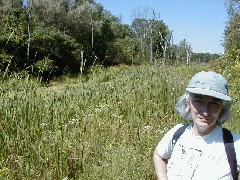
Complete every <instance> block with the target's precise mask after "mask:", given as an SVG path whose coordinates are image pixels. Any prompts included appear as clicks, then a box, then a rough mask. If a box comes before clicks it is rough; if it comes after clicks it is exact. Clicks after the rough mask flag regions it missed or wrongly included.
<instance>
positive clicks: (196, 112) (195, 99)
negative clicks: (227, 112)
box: [188, 93, 223, 136]
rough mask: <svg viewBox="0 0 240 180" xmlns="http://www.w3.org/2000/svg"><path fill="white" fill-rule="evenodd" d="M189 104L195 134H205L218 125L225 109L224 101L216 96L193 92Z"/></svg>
mask: <svg viewBox="0 0 240 180" xmlns="http://www.w3.org/2000/svg"><path fill="white" fill-rule="evenodd" d="M188 106H189V108H190V111H191V115H192V119H193V124H194V125H193V129H194V133H195V135H199V136H204V135H207V134H209V133H210V132H211V131H212V130H213V129H214V128H215V127H216V125H217V120H218V119H219V115H220V113H221V112H222V109H223V101H222V100H221V99H217V98H215V97H211V96H206V95H201V94H193V93H191V94H190V101H189V104H188Z"/></svg>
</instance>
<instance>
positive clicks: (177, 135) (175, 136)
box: [172, 124, 189, 147]
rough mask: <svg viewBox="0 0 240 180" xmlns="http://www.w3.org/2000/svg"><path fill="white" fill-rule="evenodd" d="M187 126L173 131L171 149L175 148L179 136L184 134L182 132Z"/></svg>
mask: <svg viewBox="0 0 240 180" xmlns="http://www.w3.org/2000/svg"><path fill="white" fill-rule="evenodd" d="M188 125H189V124H185V125H184V126H182V127H180V128H178V129H177V131H175V133H174V134H173V137H172V147H174V146H175V144H176V142H177V140H178V139H179V138H180V136H181V135H182V134H183V133H184V131H185V130H186V128H187V127H188Z"/></svg>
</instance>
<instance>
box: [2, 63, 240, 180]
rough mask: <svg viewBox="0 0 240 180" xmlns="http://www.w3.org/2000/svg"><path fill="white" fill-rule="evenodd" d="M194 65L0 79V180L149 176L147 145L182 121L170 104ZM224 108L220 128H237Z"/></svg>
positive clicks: (151, 175) (236, 116)
mask: <svg viewBox="0 0 240 180" xmlns="http://www.w3.org/2000/svg"><path fill="white" fill-rule="evenodd" d="M200 70H209V67H208V66H205V65H204V66H200V65H198V66H188V67H186V66H179V67H170V66H159V67H152V66H138V67H134V66H119V67H111V68H109V69H104V68H101V67H97V68H95V69H94V71H93V73H92V74H91V75H88V76H84V77H82V76H78V77H73V78H69V77H62V78H61V79H58V80H55V81H52V82H50V85H49V86H48V87H47V86H41V85H40V84H39V83H37V82H36V81H34V80H30V79H29V78H27V77H18V76H16V77H13V78H11V79H9V80H7V81H4V82H2V84H1V91H0V96H1V97H0V114H1V115H0V118H1V121H0V132H1V133H0V144H1V148H0V179H21V180H22V179H54V180H55V179H60V180H62V179H65V180H66V179H84V180H85V179H89V180H93V179H94V180H95V179H104V180H105V179H114V180H120V179H121V180H126V179H138V180H139V179H156V178H155V173H154V169H153V163H152V154H153V150H154V148H155V146H156V145H157V143H158V141H159V140H160V139H161V137H162V136H163V134H164V133H165V132H166V131H167V130H168V129H169V128H171V127H172V126H174V125H175V124H176V123H179V122H184V121H183V120H182V119H181V118H180V117H179V116H178V115H177V114H175V112H174V105H175V103H176V101H177V100H178V98H179V96H180V95H182V94H183V92H184V88H185V87H186V85H187V83H188V81H189V79H190V78H191V77H192V75H193V74H195V73H196V72H198V71H200ZM230 88H234V87H230ZM230 93H234V97H236V98H238V99H239V94H238V93H239V92H238V91H237V90H232V91H231V92H230ZM232 110H233V116H232V117H233V120H232V121H231V122H229V123H228V124H226V126H227V127H229V128H231V129H232V130H234V131H236V132H238V133H239V132H240V128H239V126H238V124H237V119H239V114H240V113H239V101H235V102H234V103H233V106H232Z"/></svg>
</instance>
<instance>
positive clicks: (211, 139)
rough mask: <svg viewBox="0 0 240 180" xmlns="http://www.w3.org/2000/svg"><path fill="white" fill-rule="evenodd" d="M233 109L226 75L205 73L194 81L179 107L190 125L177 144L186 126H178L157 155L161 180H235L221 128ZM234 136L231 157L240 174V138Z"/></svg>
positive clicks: (198, 74) (178, 110)
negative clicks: (233, 158) (173, 140)
mask: <svg viewBox="0 0 240 180" xmlns="http://www.w3.org/2000/svg"><path fill="white" fill-rule="evenodd" d="M230 106H231V98H230V96H229V95H228V84H227V81H226V80H225V78H224V77H223V76H222V75H220V74H217V73H215V72H204V71H202V72H199V73H197V74H195V75H194V76H193V77H192V79H191V81H190V82H189V84H188V87H187V88H186V92H185V94H184V95H183V96H181V97H180V99H179V101H178V103H177V105H176V107H175V110H176V111H177V112H178V113H179V114H180V115H181V116H182V117H183V118H184V119H186V120H188V121H189V122H190V124H189V125H188V126H186V129H185V131H184V132H183V133H182V134H181V135H180V137H179V139H178V140H177V141H176V142H174V143H173V142H172V139H173V135H174V133H175V132H176V131H177V130H178V129H179V128H180V127H182V126H183V125H180V124H178V125H176V126H175V127H174V128H172V129H171V130H170V131H168V132H167V133H166V134H165V136H164V137H163V139H162V140H161V141H160V142H159V143H158V145H157V147H156V149H155V151H154V156H153V160H154V167H155V171H156V174H157V177H158V179H159V180H160V179H161V180H166V179H168V180H171V179H174V180H181V179H182V180H188V179H194V180H198V179H199V180H200V179H201V180H203V179H204V180H215V179H224V180H227V179H232V178H233V176H234V175H232V171H231V168H230V164H231V163H228V155H227V153H226V150H225V143H224V142H225V141H224V140H223V138H224V135H223V128H222V127H221V124H222V123H224V122H226V121H227V120H228V119H229V118H230ZM230 134H231V135H230V136H232V138H233V142H234V148H235V152H234V150H232V151H233V152H230V154H231V155H232V154H236V161H234V162H236V163H235V164H236V172H239V169H240V135H238V134H236V133H233V132H231V133H230ZM233 174H234V173H233ZM235 174H236V173H235Z"/></svg>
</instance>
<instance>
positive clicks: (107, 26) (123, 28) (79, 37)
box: [0, 0, 219, 80]
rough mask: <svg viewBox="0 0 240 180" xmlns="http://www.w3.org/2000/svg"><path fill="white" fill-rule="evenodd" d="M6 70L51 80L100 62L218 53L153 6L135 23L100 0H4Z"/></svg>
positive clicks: (167, 60)
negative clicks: (204, 48)
mask: <svg viewBox="0 0 240 180" xmlns="http://www.w3.org/2000/svg"><path fill="white" fill-rule="evenodd" d="M0 15H1V17H0V27H1V32H0V70H1V71H2V72H3V74H8V73H11V72H19V71H26V72H27V73H29V74H31V75H33V76H37V77H42V78H44V79H46V80H47V79H50V78H51V77H53V76H58V75H62V74H64V73H76V72H81V73H85V72H87V71H88V69H89V67H91V66H94V65H96V64H100V65H103V66H112V65H118V64H132V65H140V64H152V65H160V64H180V63H186V64H190V63H191V62H192V61H197V62H208V61H209V60H211V59H216V58H218V57H219V55H218V54H210V53H194V52H193V51H192V48H191V44H190V43H189V42H188V41H187V40H186V39H183V40H182V41H181V42H180V43H179V44H174V43H173V41H172V38H173V37H172V31H171V30H170V29H169V28H168V26H167V25H166V24H165V23H164V21H163V20H161V19H160V16H159V15H158V13H157V12H156V11H155V10H154V9H151V8H146V9H144V10H141V11H140V10H139V12H135V13H133V15H134V19H133V21H132V23H131V24H130V25H129V24H123V23H122V22H121V19H120V18H119V17H116V16H114V15H112V14H111V12H110V11H107V10H105V9H104V7H103V5H101V4H100V3H96V2H95V1H94V0H26V1H24V0H10V1H9V0H0Z"/></svg>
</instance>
